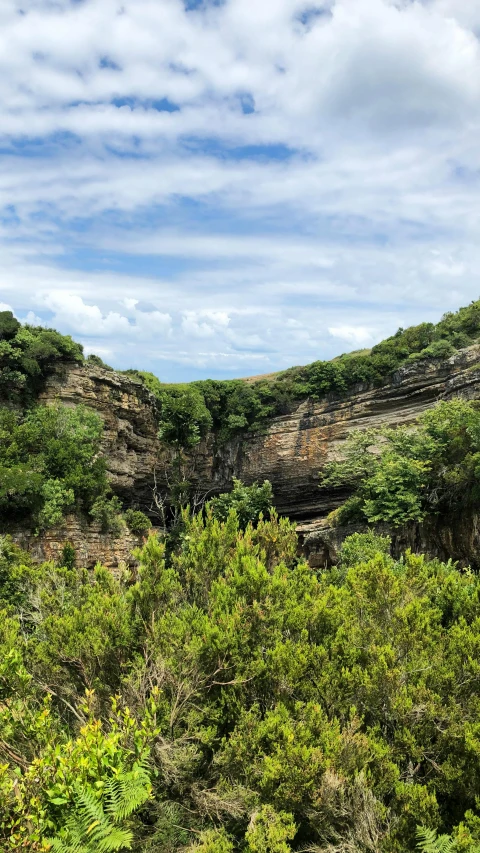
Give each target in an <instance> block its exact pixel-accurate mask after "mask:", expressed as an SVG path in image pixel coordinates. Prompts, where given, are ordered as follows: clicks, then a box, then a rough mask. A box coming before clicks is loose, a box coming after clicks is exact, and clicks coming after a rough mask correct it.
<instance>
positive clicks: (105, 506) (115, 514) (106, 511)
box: [90, 495, 123, 536]
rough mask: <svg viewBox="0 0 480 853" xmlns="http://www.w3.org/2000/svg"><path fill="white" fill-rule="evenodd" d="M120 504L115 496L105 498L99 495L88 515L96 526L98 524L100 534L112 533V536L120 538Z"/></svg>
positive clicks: (121, 526)
mask: <svg viewBox="0 0 480 853" xmlns="http://www.w3.org/2000/svg"><path fill="white" fill-rule="evenodd" d="M121 513H122V504H121V501H120V499H119V498H117V496H116V495H113V497H107V496H106V495H100V497H98V498H97V499H96V500H95V501H94V503H93V505H92V508H91V510H90V515H91V516H92V518H93V519H94V521H96V522H97V523H98V524H100V526H101V529H102V533H112V534H113V535H114V536H120V534H121V532H122V529H123V523H122V516H121Z"/></svg>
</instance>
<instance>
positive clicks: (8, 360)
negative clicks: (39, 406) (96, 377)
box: [0, 311, 83, 404]
mask: <svg viewBox="0 0 480 853" xmlns="http://www.w3.org/2000/svg"><path fill="white" fill-rule="evenodd" d="M71 361H76V362H81V361H83V350H82V347H81V345H80V344H77V343H75V341H73V340H72V338H71V337H70V336H69V335H61V334H60V333H59V332H56V331H55V330H54V329H44V328H43V327H42V326H28V325H26V326H22V325H20V323H19V322H18V320H16V319H15V317H14V316H13V314H12V313H11V312H10V311H2V312H0V400H2V399H3V400H13V401H17V402H21V403H23V404H25V403H32V402H33V401H34V400H35V398H36V396H37V395H38V392H39V391H40V390H41V388H42V385H43V383H44V381H45V379H46V377H47V376H48V375H49V373H51V372H52V371H53V370H54V369H55V367H56V366H57V365H59V364H62V363H66V362H71Z"/></svg>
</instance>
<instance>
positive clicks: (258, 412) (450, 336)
mask: <svg viewBox="0 0 480 853" xmlns="http://www.w3.org/2000/svg"><path fill="white" fill-rule="evenodd" d="M479 336H480V300H478V301H477V302H472V303H471V305H469V306H467V307H465V308H461V309H460V310H459V311H458V312H457V313H455V314H453V313H448V314H445V315H444V317H443V318H442V319H441V321H440V322H439V323H437V324H436V325H435V324H433V323H421V324H420V325H419V326H412V327H411V328H409V329H399V330H398V331H397V332H396V334H395V335H393V336H392V337H390V338H387V339H386V340H385V341H382V342H381V343H380V344H377V345H376V346H374V347H373V348H372V349H371V350H363V351H361V352H357V353H350V354H347V355H342V356H340V357H338V358H335V359H333V361H315V362H313V363H312V364H309V365H307V366H306V367H292V368H290V369H289V370H286V371H284V372H283V373H278V374H276V375H275V376H274V377H273V378H266V379H259V380H257V381H256V382H245V381H243V380H241V379H234V380H226V381H215V380H211V379H208V380H204V381H201V382H194V383H191V384H190V385H169V384H165V383H162V382H160V380H159V379H157V377H155V376H154V375H153V374H151V373H145V372H142V371H127V372H130V373H132V374H133V375H135V376H138V377H139V378H141V379H142V381H143V382H144V383H145V385H146V386H147V387H148V389H149V390H150V391H151V392H152V393H153V394H154V395H155V396H156V397H157V400H158V402H159V418H160V434H161V436H162V437H163V438H165V440H166V441H168V442H169V443H171V442H172V441H177V442H180V443H181V444H182V446H183V447H184V448H187V447H193V446H194V445H195V444H196V443H197V442H198V441H199V440H200V438H201V437H202V436H203V435H205V433H206V431H207V430H208V429H210V428H211V429H213V430H214V432H215V434H216V437H217V440H218V441H219V442H222V441H225V440H226V439H228V438H231V437H232V436H235V435H236V434H239V433H242V432H244V431H245V430H258V429H262V428H263V427H264V426H265V424H266V422H267V420H268V418H270V417H273V416H275V415H280V414H285V413H286V412H288V411H289V408H290V407H291V406H292V405H293V404H294V403H295V402H296V401H299V400H302V399H305V398H306V397H310V398H312V399H320V398H323V397H325V396H327V395H329V394H335V395H337V396H338V395H343V394H345V393H347V392H348V391H350V390H351V389H352V388H353V387H354V386H356V385H358V384H359V383H366V384H368V385H372V384H373V385H378V384H381V383H383V382H384V381H385V380H387V379H388V378H389V377H391V376H392V374H393V373H394V372H395V371H396V370H398V369H399V368H400V367H402V366H404V365H408V364H409V363H411V362H415V361H423V360H425V359H444V358H448V357H449V356H451V355H453V354H454V353H455V352H456V350H457V349H459V348H461V347H465V346H468V345H469V344H471V343H472V342H474V341H476V340H477V339H478V338H479Z"/></svg>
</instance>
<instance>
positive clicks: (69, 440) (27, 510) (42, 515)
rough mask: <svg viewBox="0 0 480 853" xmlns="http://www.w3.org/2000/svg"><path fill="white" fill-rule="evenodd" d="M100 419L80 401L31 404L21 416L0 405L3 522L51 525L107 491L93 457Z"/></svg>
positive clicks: (87, 506) (100, 465) (0, 508)
mask: <svg viewBox="0 0 480 853" xmlns="http://www.w3.org/2000/svg"><path fill="white" fill-rule="evenodd" d="M102 431H103V422H102V419H101V418H100V416H99V415H97V414H96V413H95V412H93V411H91V410H90V409H87V408H86V407H84V406H76V407H75V408H68V407H66V406H58V405H53V406H37V407H35V408H32V409H30V410H29V411H28V413H27V415H26V417H24V418H22V417H21V416H20V415H19V414H18V413H17V412H15V411H14V410H13V409H7V408H0V513H1V515H2V518H3V519H4V521H7V522H8V521H14V520H15V521H21V520H30V521H33V523H34V524H36V525H38V526H39V527H50V526H51V525H54V524H57V523H58V522H59V521H60V520H61V519H62V517H63V515H64V513H65V512H67V511H71V510H72V509H74V508H77V509H83V510H85V511H88V510H89V509H90V508H91V507H92V506H94V505H95V501H98V500H99V499H100V498H102V499H103V497H104V496H105V495H106V494H107V492H108V490H109V486H108V482H107V479H106V475H105V462H104V460H103V459H102V458H100V456H99V450H100V440H101V436H102Z"/></svg>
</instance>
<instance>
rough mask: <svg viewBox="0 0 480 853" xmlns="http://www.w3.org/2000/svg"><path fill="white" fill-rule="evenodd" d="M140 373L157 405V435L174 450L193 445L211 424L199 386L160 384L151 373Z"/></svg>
mask: <svg viewBox="0 0 480 853" xmlns="http://www.w3.org/2000/svg"><path fill="white" fill-rule="evenodd" d="M139 375H140V376H142V378H143V379H144V381H146V384H147V387H148V388H149V390H151V391H152V392H153V393H155V396H156V397H157V400H158V402H159V404H160V428H159V436H160V438H161V439H162V440H163V441H165V442H166V443H167V444H170V445H172V447H175V448H176V449H184V450H187V449H189V448H192V447H195V445H196V444H198V442H199V441H200V439H201V438H202V436H204V435H205V434H206V432H207V431H208V430H209V429H210V427H211V425H212V418H211V415H210V412H209V411H208V409H207V407H206V405H205V401H204V398H203V396H202V394H201V393H200V391H199V390H198V388H196V387H195V385H162V384H161V383H160V382H159V381H158V380H156V377H154V376H152V375H151V374H144V373H140V374H139ZM145 377H147V379H146V380H145Z"/></svg>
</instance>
